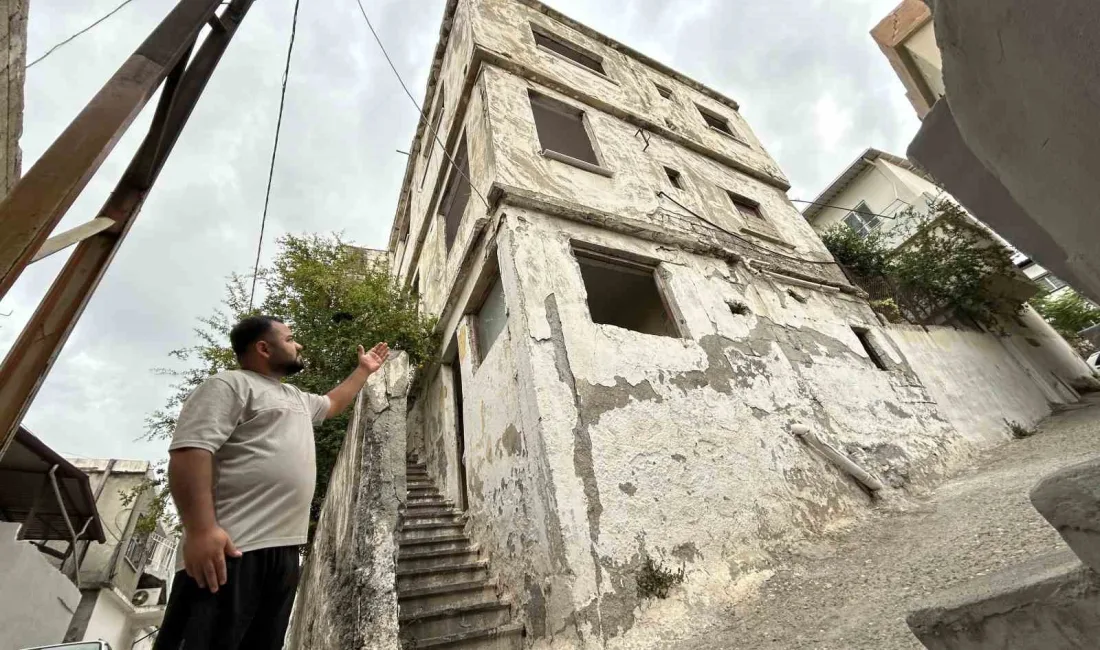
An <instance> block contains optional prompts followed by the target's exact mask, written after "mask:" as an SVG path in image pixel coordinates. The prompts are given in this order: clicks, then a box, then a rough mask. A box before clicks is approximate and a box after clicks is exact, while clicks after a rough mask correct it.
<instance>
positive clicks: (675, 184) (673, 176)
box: [665, 167, 684, 190]
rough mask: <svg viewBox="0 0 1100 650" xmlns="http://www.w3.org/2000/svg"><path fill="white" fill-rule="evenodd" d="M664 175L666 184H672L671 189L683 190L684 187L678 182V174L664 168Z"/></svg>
mask: <svg viewBox="0 0 1100 650" xmlns="http://www.w3.org/2000/svg"><path fill="white" fill-rule="evenodd" d="M665 175H666V176H668V182H670V183H672V186H673V187H675V188H676V189H678V190H682V189H684V185H683V183H682V182H681V181H680V172H678V171H676V170H675V169H673V168H671V167H665Z"/></svg>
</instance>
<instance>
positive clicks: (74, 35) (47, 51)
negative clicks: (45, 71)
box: [27, 0, 134, 69]
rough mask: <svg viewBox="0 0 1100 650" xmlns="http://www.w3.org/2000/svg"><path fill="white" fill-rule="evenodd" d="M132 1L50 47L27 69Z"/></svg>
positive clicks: (127, 2) (29, 64)
mask: <svg viewBox="0 0 1100 650" xmlns="http://www.w3.org/2000/svg"><path fill="white" fill-rule="evenodd" d="M133 1H134V0H125V2H123V3H122V4H120V5H119V6H117V7H115V8H114V9H112V10H111V11H110V12H108V13H107V15H106V16H103V17H102V18H100V19H99V20H97V21H95V22H94V23H92V24H91V25H88V26H87V27H85V28H84V29H82V30H80V31H79V32H77V33H75V34H73V35H72V36H70V37H68V38H66V39H65V40H63V41H61V42H60V43H58V44H57V45H54V46H53V47H51V48H50V49H48V50H46V53H45V54H43V55H42V56H40V57H38V58H37V59H35V60H34V61H31V62H30V63H28V64H27V69H30V67H31V66H33V65H34V64H36V63H38V62H39V61H41V60H42V59H44V58H46V57H48V56H49V55H51V54H53V53H54V50H57V49H59V48H61V47H63V46H65V45H68V44H69V43H70V42H71V41H74V40H76V38H77V37H78V36H80V35H82V34H84V33H86V32H88V31H90V30H91V29H92V28H93V27H95V26H96V25H98V24H99V23H101V22H103V21H104V20H107V19H108V18H110V17H111V16H113V15H115V14H117V13H118V12H119V10H120V9H122V8H123V7H125V6H126V5H128V4H130V3H131V2H133Z"/></svg>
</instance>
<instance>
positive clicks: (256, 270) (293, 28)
mask: <svg viewBox="0 0 1100 650" xmlns="http://www.w3.org/2000/svg"><path fill="white" fill-rule="evenodd" d="M300 4H301V0H294V18H293V19H292V20H291V23H290V44H289V45H288V46H287V48H286V67H285V68H284V69H283V88H282V90H281V91H280V93H279V119H278V120H276V121H275V143H274V145H272V147H271V165H270V167H269V168H268V170H267V192H265V193H264V216H263V218H262V219H261V220H260V239H259V241H257V242H256V263H255V264H254V265H253V266H252V291H250V292H249V293H248V311H252V301H253V300H254V299H255V297H256V279H257V278H258V277H259V275H260V252H261V251H263V248H264V228H265V227H266V226H267V209H268V206H270V205H271V181H272V179H274V178H275V156H276V154H278V153H279V133H280V131H282V127H283V108H284V107H285V106H286V82H287V80H288V79H289V78H290V55H291V54H293V53H294V36H295V34H296V33H297V31H298V6H299V5H300Z"/></svg>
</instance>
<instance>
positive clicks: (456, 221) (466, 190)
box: [439, 135, 470, 251]
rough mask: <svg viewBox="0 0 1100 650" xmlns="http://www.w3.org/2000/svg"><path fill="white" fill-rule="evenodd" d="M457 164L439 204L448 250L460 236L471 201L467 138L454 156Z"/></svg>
mask: <svg viewBox="0 0 1100 650" xmlns="http://www.w3.org/2000/svg"><path fill="white" fill-rule="evenodd" d="M454 161H455V164H454V165H452V166H451V171H450V176H449V177H448V178H447V189H446V190H445V191H444V192H443V200H441V201H440V202H439V214H441V215H443V222H444V241H445V242H446V244H447V250H448V251H449V250H451V245H452V244H454V242H455V237H457V236H458V227H459V225H461V223H462V215H463V213H465V212H466V204H467V203H469V201H470V181H469V180H467V179H468V178H470V161H469V159H468V158H467V156H466V136H465V135H463V136H462V140H461V141H460V142H459V144H458V151H456V152H455V155H454Z"/></svg>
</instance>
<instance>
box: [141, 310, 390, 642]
mask: <svg viewBox="0 0 1100 650" xmlns="http://www.w3.org/2000/svg"><path fill="white" fill-rule="evenodd" d="M229 340H230V343H231V344H232V346H233V352H234V354H236V355H237V360H238V362H239V363H240V367H241V369H240V370H229V371H226V372H221V373H218V374H217V375H214V376H213V377H211V378H209V379H207V380H206V381H205V382H203V384H202V385H201V386H199V387H198V388H197V389H195V392H194V393H192V394H191V396H190V397H188V398H187V402H186V403H184V405H183V409H182V410H181V411H180V416H179V419H178V421H177V422H176V431H175V433H174V435H173V436H172V443H171V445H170V446H169V447H168V450H169V456H170V459H169V461H168V486H169V489H170V490H171V493H172V499H173V501H175V503H176V509H177V510H178V511H179V515H180V519H181V521H182V523H183V539H182V541H181V545H180V552H179V556H178V559H177V569H178V568H182V569H183V570H182V571H179V572H178V573H177V574H176V579H175V584H174V585H173V587H172V594H171V596H170V597H169V599H168V607H167V610H166V611H165V615H164V623H163V625H162V626H161V629H160V634H159V635H158V637H157V642H156V646H155V648H156V650H268V649H272V650H274V649H277V648H282V647H283V637H284V635H285V634H286V628H287V623H288V621H289V619H290V610H291V606H292V605H293V603H294V591H295V588H296V587H297V585H298V551H299V547H300V546H301V545H302V544H305V542H306V531H307V529H308V525H309V505H310V502H311V501H312V499H313V487H314V484H315V482H316V479H317V468H316V463H315V458H314V447H313V426H314V425H316V424H320V423H321V422H322V421H323V420H324V419H325V418H329V417H332V416H334V415H336V414H338V413H340V412H341V411H343V410H344V409H345V408H347V407H348V405H350V404H351V403H352V401H354V400H355V396H356V395H357V394H358V393H359V391H360V390H361V389H362V388H363V384H365V383H366V381H367V378H368V377H369V376H370V375H371V374H373V373H374V372H376V371H377V370H378V369H379V368H380V367H381V366H382V364H383V363H384V362H385V361H386V357H387V356H388V355H389V348H388V346H387V345H386V344H385V343H379V344H377V345H375V346H374V347H373V348H371V350H370V351H369V352H366V351H364V350H363V346H359V350H358V352H359V366H358V367H357V368H356V369H355V371H354V372H352V373H351V375H350V376H349V377H348V378H347V379H345V380H344V381H343V382H342V383H341V384H340V385H339V386H337V387H336V388H333V389H332V390H331V391H329V392H328V394H327V395H324V396H321V395H313V394H310V393H303V392H302V391H300V390H298V389H297V388H295V387H294V386H291V385H289V384H285V383H283V382H282V381H281V379H283V378H284V377H288V376H290V375H293V374H294V373H296V372H299V371H300V370H302V369H303V367H304V365H303V362H302V356H301V354H302V346H301V345H300V344H298V343H297V342H296V341H295V340H294V334H293V333H292V332H291V331H290V328H289V327H287V326H286V325H285V324H283V323H282V322H280V321H279V320H278V319H275V318H271V317H269V316H251V317H249V318H245V319H244V320H242V321H241V322H240V323H237V325H236V326H235V327H234V328H233V330H232V331H231V332H230V333H229ZM181 564H182V567H180V566H179V565H181Z"/></svg>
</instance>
